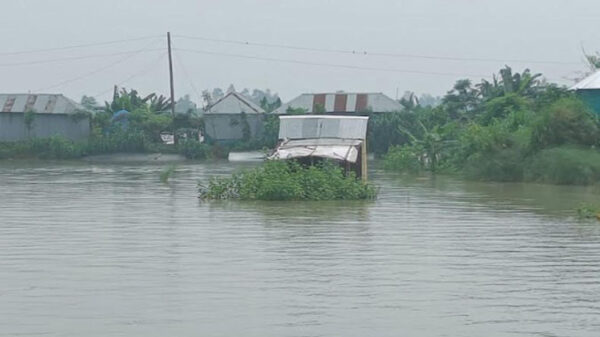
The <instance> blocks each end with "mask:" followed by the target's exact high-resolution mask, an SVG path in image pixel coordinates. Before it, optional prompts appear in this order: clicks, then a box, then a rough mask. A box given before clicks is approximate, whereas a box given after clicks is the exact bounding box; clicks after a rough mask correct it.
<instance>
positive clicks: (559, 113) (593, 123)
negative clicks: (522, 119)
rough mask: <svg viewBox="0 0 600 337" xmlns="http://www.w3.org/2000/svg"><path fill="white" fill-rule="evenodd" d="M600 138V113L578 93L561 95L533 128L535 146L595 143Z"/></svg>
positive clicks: (533, 143) (542, 114)
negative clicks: (592, 108) (592, 109)
mask: <svg viewBox="0 0 600 337" xmlns="http://www.w3.org/2000/svg"><path fill="white" fill-rule="evenodd" d="M599 141H600V133H599V128H598V117H597V116H596V115H595V114H594V113H592V112H591V111H589V109H588V108H587V106H586V105H585V103H583V102H582V101H580V100H579V99H577V98H575V97H568V98H561V99H559V100H558V101H556V102H555V103H553V104H552V105H550V106H549V107H547V108H545V109H543V110H542V112H541V116H540V117H539V118H538V120H537V121H536V122H535V124H534V127H533V132H532V139H531V146H532V148H533V149H535V150H539V149H542V148H546V147H551V146H557V145H563V144H576V145H584V146H592V145H596V144H598V142H599Z"/></svg>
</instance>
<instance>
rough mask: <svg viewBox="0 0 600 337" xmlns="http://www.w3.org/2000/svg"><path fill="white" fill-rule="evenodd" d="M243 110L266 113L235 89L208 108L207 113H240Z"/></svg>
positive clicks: (249, 112)
mask: <svg viewBox="0 0 600 337" xmlns="http://www.w3.org/2000/svg"><path fill="white" fill-rule="evenodd" d="M241 112H245V113H247V114H260V113H265V110H263V109H262V108H261V107H259V106H258V105H256V103H254V102H252V101H251V100H250V99H248V98H246V97H244V96H242V95H240V94H238V93H237V92H234V91H231V92H229V93H227V95H225V96H223V97H222V98H221V99H219V100H218V101H216V102H215V103H214V104H212V105H211V106H209V107H207V108H206V113H207V114H239V113H241Z"/></svg>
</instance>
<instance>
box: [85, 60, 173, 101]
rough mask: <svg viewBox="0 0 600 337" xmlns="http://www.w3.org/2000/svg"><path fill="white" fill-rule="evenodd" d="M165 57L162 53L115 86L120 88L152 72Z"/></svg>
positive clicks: (101, 93) (95, 96)
mask: <svg viewBox="0 0 600 337" xmlns="http://www.w3.org/2000/svg"><path fill="white" fill-rule="evenodd" d="M165 56H167V52H164V53H162V54H160V55H159V57H158V58H157V59H156V60H154V62H152V63H150V64H149V65H148V66H147V67H144V68H143V69H142V70H140V71H138V72H135V73H133V74H132V75H130V76H128V77H127V78H125V79H124V80H122V81H120V82H118V83H116V84H115V85H116V86H121V85H123V84H125V83H126V82H128V81H130V80H132V79H134V78H136V77H138V76H142V75H145V74H146V73H148V72H149V71H150V70H152V69H153V68H154V66H155V65H156V64H157V63H159V62H160V61H162V60H163V59H164V58H165ZM112 90H113V88H112V87H111V88H110V89H108V90H105V91H102V92H100V93H98V94H96V95H94V96H92V97H94V98H98V97H99V96H102V95H104V94H106V93H108V92H110V91H112Z"/></svg>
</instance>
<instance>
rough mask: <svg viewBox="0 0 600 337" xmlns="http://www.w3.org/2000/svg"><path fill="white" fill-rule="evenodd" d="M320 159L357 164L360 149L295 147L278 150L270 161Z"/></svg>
mask: <svg viewBox="0 0 600 337" xmlns="http://www.w3.org/2000/svg"><path fill="white" fill-rule="evenodd" d="M306 157H319V158H327V159H333V160H342V161H347V162H350V163H356V160H357V159H358V148H357V147H356V146H344V145H337V146H336V145H317V146H294V147H285V148H278V149H277V150H276V151H275V153H273V155H271V157H269V158H270V159H294V158H306Z"/></svg>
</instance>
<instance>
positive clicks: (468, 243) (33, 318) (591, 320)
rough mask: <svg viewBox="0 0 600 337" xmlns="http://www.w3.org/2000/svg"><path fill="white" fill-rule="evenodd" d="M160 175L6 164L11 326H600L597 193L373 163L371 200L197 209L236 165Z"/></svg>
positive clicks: (328, 329) (0, 263) (1, 268)
mask: <svg viewBox="0 0 600 337" xmlns="http://www.w3.org/2000/svg"><path fill="white" fill-rule="evenodd" d="M162 169H163V167H162V166H160V165H146V166H144V165H141V166H131V165H114V164H89V163H86V164H81V163H78V164H68V165H66V164H40V163H34V164H27V165H20V164H18V163H16V164H15V163H12V164H10V165H0V215H1V216H2V220H1V225H0V281H1V284H2V287H1V288H0V327H2V329H0V336H16V335H19V336H37V335H44V336H164V335H174V336H196V335H210V336H232V335H243V336H331V335H348V336H375V335H376V336H397V335H399V334H400V335H408V336H595V335H596V333H597V331H600V329H599V328H600V304H599V303H600V283H599V282H597V275H598V273H599V272H600V249H599V248H600V232H599V227H600V226H598V225H597V224H595V223H589V222H577V221H574V220H573V219H572V218H571V217H569V215H570V214H571V211H570V210H571V209H572V205H574V204H576V203H578V202H580V201H581V200H586V199H589V198H596V199H597V197H595V196H594V195H593V194H590V193H591V192H590V191H589V190H588V189H583V188H575V187H571V188H568V187H553V186H550V187H548V186H536V185H523V184H507V185H498V184H483V183H467V182H461V181H456V180H452V179H445V178H437V179H420V180H414V179H410V178H406V177H396V176H393V175H388V174H385V173H383V172H380V171H374V172H373V177H374V182H375V183H376V184H377V185H379V186H381V193H380V197H379V198H378V200H376V201H370V202H318V203H314V202H304V203H302V202H293V203H281V202H271V203H261V202H254V203H250V202H242V203H238V202H214V203H201V202H199V201H198V199H197V197H196V182H197V181H198V180H206V179H208V177H210V176H213V175H217V174H227V173H229V172H231V171H233V170H234V169H235V167H233V166H230V165H228V164H206V165H205V164H196V165H189V164H185V165H183V164H182V165H180V166H179V167H178V168H177V172H176V174H175V176H174V177H173V178H172V179H171V180H170V182H169V183H168V184H163V183H161V182H160V181H159V178H158V177H159V173H160V171H161V170H162ZM596 199H594V200H596Z"/></svg>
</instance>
